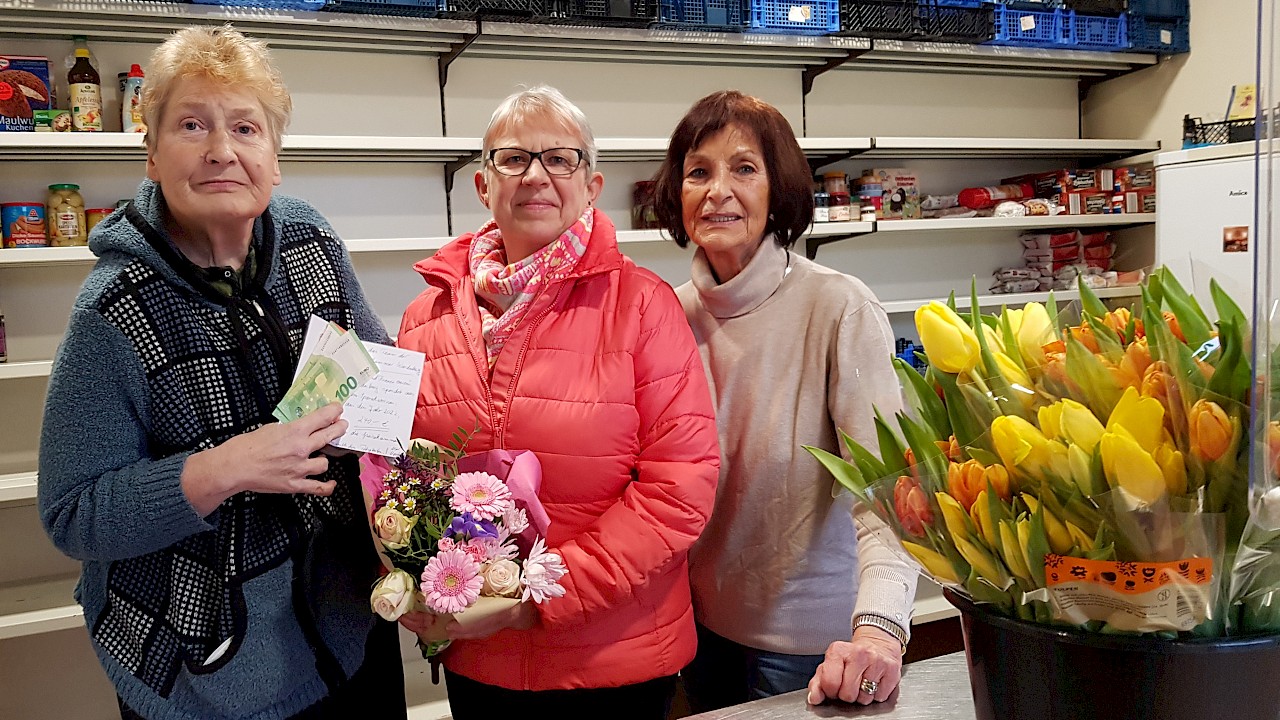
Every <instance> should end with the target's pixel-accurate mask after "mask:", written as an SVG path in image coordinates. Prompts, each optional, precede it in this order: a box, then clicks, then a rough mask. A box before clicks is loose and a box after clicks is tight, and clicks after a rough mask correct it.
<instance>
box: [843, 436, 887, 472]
mask: <svg viewBox="0 0 1280 720" xmlns="http://www.w3.org/2000/svg"><path fill="white" fill-rule="evenodd" d="M839 433H840V439H841V441H842V442H844V446H845V447H846V448H848V449H849V457H851V458H853V462H854V464H856V465H857V466H858V469H859V470H861V471H862V476H863V477H864V478H867V482H873V481H875V480H877V479H879V478H882V477H888V476H889V470H888V468H886V467H885V466H884V463H882V462H880V458H878V457H876V455H875V453H873V452H871V451H870V450H868V449H866V448H864V447H862V446H861V445H859V444H858V441H857V440H854V439H853V438H852V437H851V436H850V435H849V434H848V433H846V432H845V431H843V430H840V431H839Z"/></svg>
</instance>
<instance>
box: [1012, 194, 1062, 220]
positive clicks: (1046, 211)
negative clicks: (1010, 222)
mask: <svg viewBox="0 0 1280 720" xmlns="http://www.w3.org/2000/svg"><path fill="white" fill-rule="evenodd" d="M1021 202H1022V207H1024V208H1026V210H1027V216H1028V217H1049V216H1052V215H1057V214H1058V213H1060V212H1062V208H1060V207H1058V204H1057V203H1055V202H1053V201H1052V200H1046V199H1044V198H1027V199H1026V200H1023V201H1021Z"/></svg>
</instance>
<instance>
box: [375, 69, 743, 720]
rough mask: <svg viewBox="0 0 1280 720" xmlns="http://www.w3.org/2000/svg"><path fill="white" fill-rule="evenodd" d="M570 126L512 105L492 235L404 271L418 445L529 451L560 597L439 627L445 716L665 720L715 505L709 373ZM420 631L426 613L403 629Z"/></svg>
mask: <svg viewBox="0 0 1280 720" xmlns="http://www.w3.org/2000/svg"><path fill="white" fill-rule="evenodd" d="M595 155H596V152H595V142H594V140H593V138H592V135H591V131H590V129H589V128H588V127H587V124H586V120H585V118H584V117H583V116H582V113H581V111H580V110H578V109H577V107H575V106H574V105H573V104H572V103H570V102H569V101H568V100H566V99H565V98H564V96H563V95H561V94H560V93H559V92H557V91H555V90H553V89H550V88H534V89H532V90H527V91H524V92H522V93H518V94H516V95H513V96H511V97H510V98H508V99H507V100H506V101H505V102H504V103H503V104H502V105H501V106H500V107H499V108H498V110H497V111H496V112H495V113H494V116H493V119H492V120H491V121H490V124H489V128H488V130H487V131H486V133H485V137H484V152H483V155H482V158H483V161H484V167H483V169H482V170H481V171H480V172H478V173H477V174H476V189H477V191H478V192H479V195H480V199H481V201H482V202H484V204H485V206H486V207H488V208H489V210H490V211H491V212H492V213H493V220H492V221H490V222H488V223H486V224H485V225H484V226H483V227H482V228H480V230H479V231H477V232H476V233H473V234H467V235H463V236H462V237H460V238H458V239H457V240H455V241H454V242H452V243H450V244H449V245H447V246H445V247H444V248H442V249H441V250H440V251H439V252H437V253H436V254H435V255H434V256H432V257H431V258H428V259H427V260H424V261H422V262H420V263H418V265H417V266H416V269H417V271H418V272H419V273H420V274H421V275H422V276H423V278H425V280H426V282H427V285H428V288H427V290H425V291H424V292H423V293H422V294H421V295H420V296H418V298H417V299H416V300H414V302H413V303H412V304H411V305H410V306H409V308H408V310H406V311H405V315H404V320H403V321H402V323H401V327H400V334H399V338H398V342H399V344H400V345H401V346H402V347H407V348H411V349H414V350H418V351H421V352H423V353H425V354H426V368H425V372H424V373H423V379H422V387H421V393H420V396H419V401H418V409H417V415H416V418H415V422H414V427H413V435H414V436H415V437H425V438H429V439H435V440H445V439H447V438H449V437H450V436H451V435H452V433H453V432H454V431H455V430H457V429H458V428H459V427H463V428H472V427H476V426H478V427H479V429H478V431H477V432H476V433H475V434H473V435H472V436H471V439H470V441H469V443H468V450H469V451H471V452H478V451H483V450H488V449H490V448H507V449H513V450H519V449H527V450H532V451H534V452H535V453H536V454H537V456H538V459H539V460H540V461H541V463H542V474H543V484H542V489H541V491H540V493H539V496H540V498H541V500H542V502H543V504H544V505H545V507H546V508H547V511H548V513H549V514H550V516H551V527H550V529H549V531H548V533H547V545H548V546H549V547H550V548H551V550H553V551H554V552H557V553H559V554H560V555H561V556H562V557H563V559H564V562H565V565H566V566H567V567H568V569H569V574H568V575H566V576H565V577H564V578H563V579H562V580H561V582H562V584H564V586H565V587H566V589H567V592H566V594H565V595H564V597H560V598H555V599H552V600H550V601H548V602H546V603H543V604H540V605H534V604H533V603H521V604H519V605H518V606H516V608H514V609H513V610H511V611H509V612H506V613H504V614H501V615H499V616H497V617H495V618H493V619H492V620H485V621H481V622H480V623H477V624H468V625H467V626H466V628H465V629H464V628H462V627H460V626H458V625H457V624H456V623H450V625H449V627H448V629H449V633H450V636H451V637H453V638H454V639H455V642H454V643H453V644H452V645H451V646H450V648H449V649H448V650H447V651H446V652H445V654H444V656H443V657H444V665H445V670H446V680H447V685H448V689H449V704H450V708H451V710H452V712H453V716H454V718H456V719H457V720H466V719H467V718H472V717H505V716H506V713H507V712H519V713H520V714H521V716H527V717H543V716H546V717H551V716H553V715H552V713H555V716H559V717H569V718H574V717H595V716H598V715H600V714H601V713H602V712H607V713H609V714H610V715H612V716H615V717H637V718H653V719H654V720H658V719H660V718H662V717H663V716H664V715H665V713H666V709H667V706H668V705H669V703H670V699H671V696H672V694H673V693H674V689H675V676H676V674H677V673H678V672H679V671H680V669H681V668H683V667H684V666H685V665H687V664H688V663H689V661H690V660H692V659H693V655H694V650H695V644H696V632H695V629H694V623H693V613H692V607H691V601H690V594H689V573H688V565H687V559H686V558H687V554H688V549H689V546H690V545H692V544H693V541H694V540H696V539H697V537H698V535H699V534H700V533H701V532H702V528H703V526H704V525H705V524H706V520H707V515H708V514H709V513H710V511H711V507H712V505H713V504H714V501H715V486H716V478H717V476H718V468H719V448H718V446H717V440H716V437H717V436H716V427H715V419H714V416H713V411H712V406H711V398H710V393H709V391H708V389H707V383H706V375H705V373H704V371H703V369H702V361H701V359H700V358H699V356H698V350H697V347H696V346H695V344H694V340H693V335H692V333H691V332H690V330H689V326H688V323H687V322H686V321H685V318H684V312H683V310H681V308H680V304H679V302H678V301H677V300H676V298H675V294H674V293H673V292H672V290H671V288H670V287H669V286H667V284H666V283H664V282H663V281H662V280H660V279H659V278H658V277H656V276H655V275H653V274H652V273H650V272H648V271H647V270H644V269H641V268H638V267H636V266H635V264H634V263H633V262H632V261H631V260H629V259H627V258H625V257H623V255H622V254H621V253H620V252H619V250H618V246H617V240H616V237H615V233H614V228H613V224H612V223H611V222H610V221H609V219H608V218H607V217H605V215H604V213H601V212H599V211H598V210H595V209H594V208H593V207H592V206H591V204H592V202H593V201H594V200H595V198H596V197H597V196H598V195H599V193H600V189H601V187H602V185H603V178H602V177H601V175H600V174H599V173H596V172H593V170H592V168H593V166H594V162H595ZM403 622H404V623H405V625H406V626H407V627H409V628H410V629H412V630H419V631H420V630H422V629H423V627H424V624H427V623H429V622H430V616H424V615H422V614H412V615H410V616H406V619H405V620H404V621H403Z"/></svg>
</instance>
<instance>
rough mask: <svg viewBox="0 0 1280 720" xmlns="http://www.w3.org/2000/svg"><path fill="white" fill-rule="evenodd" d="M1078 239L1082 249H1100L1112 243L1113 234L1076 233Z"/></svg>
mask: <svg viewBox="0 0 1280 720" xmlns="http://www.w3.org/2000/svg"><path fill="white" fill-rule="evenodd" d="M1076 239H1077V240H1078V241H1079V243H1080V247H1086V248H1089V247H1098V246H1099V245H1106V244H1107V243H1108V242H1110V240H1111V233H1109V232H1107V231H1105V230H1103V231H1100V232H1093V233H1086V232H1080V231H1076Z"/></svg>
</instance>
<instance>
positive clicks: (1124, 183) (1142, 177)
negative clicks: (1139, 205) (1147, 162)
mask: <svg viewBox="0 0 1280 720" xmlns="http://www.w3.org/2000/svg"><path fill="white" fill-rule="evenodd" d="M1114 175H1115V184H1114V189H1115V190H1117V191H1119V192H1127V191H1129V190H1139V189H1142V188H1154V187H1155V186H1156V173H1155V169H1153V168H1152V167H1151V166H1145V167H1118V168H1116V169H1115V171H1114Z"/></svg>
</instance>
